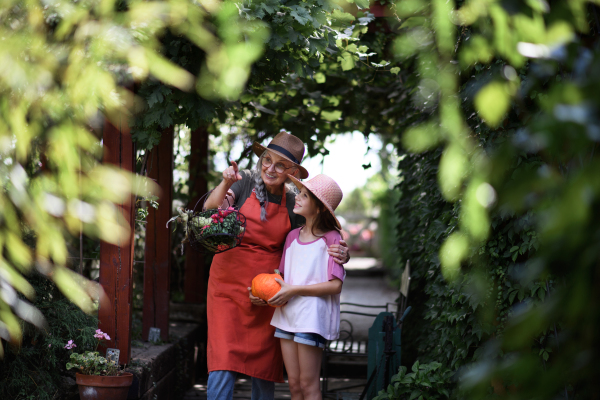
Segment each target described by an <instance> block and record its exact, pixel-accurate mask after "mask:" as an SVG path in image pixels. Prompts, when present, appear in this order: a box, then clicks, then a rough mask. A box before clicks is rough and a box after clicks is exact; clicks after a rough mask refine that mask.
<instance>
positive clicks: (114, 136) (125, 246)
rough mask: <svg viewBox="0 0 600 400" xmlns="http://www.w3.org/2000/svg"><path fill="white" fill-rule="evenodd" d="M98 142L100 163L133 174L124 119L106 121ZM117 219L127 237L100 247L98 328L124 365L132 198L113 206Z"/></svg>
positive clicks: (127, 354) (128, 325)
mask: <svg viewBox="0 0 600 400" xmlns="http://www.w3.org/2000/svg"><path fill="white" fill-rule="evenodd" d="M102 140H103V143H104V162H105V163H106V164H112V165H115V166H117V167H119V168H121V169H122V170H124V171H129V172H133V171H134V166H135V149H134V145H133V143H132V141H131V136H130V135H129V126H128V124H127V119H126V118H125V116H122V117H121V119H120V121H119V123H118V126H115V125H113V124H112V123H111V122H109V121H108V120H106V121H105V123H104V128H103V136H102ZM117 207H118V209H119V211H120V213H121V215H122V216H123V218H124V219H125V221H126V222H127V223H128V224H129V227H130V232H129V237H128V238H127V239H126V240H125V241H123V242H121V243H118V244H117V245H114V244H110V243H106V242H101V243H100V284H101V285H102V288H103V289H104V291H105V293H106V295H107V297H108V299H109V300H110V307H103V306H102V305H101V306H100V309H99V310H98V327H99V328H100V329H102V331H103V332H106V333H108V335H109V336H110V338H111V340H110V341H109V342H108V343H107V344H106V347H111V348H117V349H119V350H120V356H119V363H120V364H128V363H129V359H130V357H131V315H132V307H131V305H132V296H133V280H132V273H133V268H132V267H133V233H134V208H135V207H134V204H133V196H132V197H131V199H130V201H129V202H126V203H124V204H118V205H117Z"/></svg>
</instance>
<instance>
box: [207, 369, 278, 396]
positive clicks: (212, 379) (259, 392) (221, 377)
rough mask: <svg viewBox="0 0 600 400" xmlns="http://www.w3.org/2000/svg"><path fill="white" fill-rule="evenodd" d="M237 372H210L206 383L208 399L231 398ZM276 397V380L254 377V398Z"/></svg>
mask: <svg viewBox="0 0 600 400" xmlns="http://www.w3.org/2000/svg"><path fill="white" fill-rule="evenodd" d="M237 374H238V373H237V372H234V371H212V372H210V373H209V374H208V383H207V385H206V395H207V397H206V398H207V400H231V399H232V398H233V386H234V385H235V379H236V378H237ZM274 398H275V382H270V381H265V380H264V379H259V378H252V397H251V399H252V400H273V399H274Z"/></svg>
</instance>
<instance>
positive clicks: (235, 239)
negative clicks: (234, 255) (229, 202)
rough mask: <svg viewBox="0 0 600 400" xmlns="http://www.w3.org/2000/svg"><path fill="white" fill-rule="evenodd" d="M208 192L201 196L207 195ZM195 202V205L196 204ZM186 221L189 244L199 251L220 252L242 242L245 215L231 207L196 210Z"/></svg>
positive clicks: (244, 229)
mask: <svg viewBox="0 0 600 400" xmlns="http://www.w3.org/2000/svg"><path fill="white" fill-rule="evenodd" d="M209 194H210V192H208V193H207V194H205V195H204V196H202V198H200V200H198V203H200V201H201V200H203V199H205V198H206V197H208V195H209ZM198 203H196V207H197V206H198ZM196 207H194V213H193V214H192V216H191V217H190V218H188V221H187V230H188V239H189V241H190V246H192V248H193V249H195V250H197V251H200V252H203V253H205V252H210V253H215V254H217V253H222V252H224V251H227V250H231V249H233V248H234V247H236V246H238V245H239V244H240V243H242V238H243V237H244V233H245V232H246V217H244V215H243V214H242V213H240V212H239V211H238V210H237V209H235V208H233V207H228V208H227V209H220V208H218V209H211V210H205V211H200V212H196V211H195V210H196Z"/></svg>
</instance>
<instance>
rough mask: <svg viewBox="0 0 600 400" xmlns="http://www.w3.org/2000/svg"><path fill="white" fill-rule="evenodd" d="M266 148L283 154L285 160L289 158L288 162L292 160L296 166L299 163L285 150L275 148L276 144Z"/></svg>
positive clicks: (278, 147)
mask: <svg viewBox="0 0 600 400" xmlns="http://www.w3.org/2000/svg"><path fill="white" fill-rule="evenodd" d="M267 148H268V149H273V150H275V151H278V152H280V153H281V154H283V155H284V156H286V157H287V158H289V159H290V160H292V161H293V162H295V163H296V164H300V161H298V159H297V158H296V157H294V155H293V154H292V153H290V152H289V151H287V150H286V149H284V148H283V147H281V146H277V145H276V144H272V143H269V145H268V146H267Z"/></svg>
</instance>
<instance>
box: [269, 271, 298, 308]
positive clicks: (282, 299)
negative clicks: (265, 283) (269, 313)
mask: <svg viewBox="0 0 600 400" xmlns="http://www.w3.org/2000/svg"><path fill="white" fill-rule="evenodd" d="M275 281H276V282H277V283H279V284H280V285H281V289H280V290H279V292H277V294H275V296H273V297H271V298H270V299H269V300H268V303H269V304H270V305H272V306H283V305H285V303H287V302H288V300H289V299H291V298H292V297H294V296H295V295H296V293H294V285H290V284H289V283H285V282H284V281H283V280H282V279H279V278H275Z"/></svg>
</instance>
